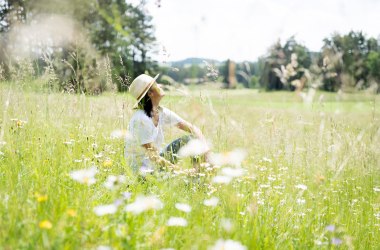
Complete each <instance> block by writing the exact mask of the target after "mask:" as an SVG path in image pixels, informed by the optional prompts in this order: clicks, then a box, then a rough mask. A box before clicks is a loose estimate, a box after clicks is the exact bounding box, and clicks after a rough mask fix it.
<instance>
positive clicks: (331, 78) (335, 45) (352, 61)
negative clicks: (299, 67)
mask: <svg viewBox="0 0 380 250" xmlns="http://www.w3.org/2000/svg"><path fill="white" fill-rule="evenodd" d="M377 50H378V45H377V41H376V40H375V39H373V38H371V39H368V40H367V38H366V37H365V35H364V34H363V33H362V32H360V31H359V32H354V31H350V32H349V33H348V34H347V35H343V36H341V35H340V34H338V33H335V34H333V35H332V36H331V37H330V38H326V39H324V45H323V48H322V58H321V59H320V63H322V67H323V72H324V76H323V88H324V89H325V90H335V91H336V90H337V89H339V88H341V87H349V88H354V87H355V88H366V87H368V85H369V81H368V80H369V79H368V76H369V74H370V72H369V64H371V63H369V64H368V62H367V63H366V61H368V60H367V58H368V56H369V55H370V54H371V52H373V51H374V52H376V51H377ZM371 58H372V59H371V60H373V58H375V56H374V54H372V55H371Z"/></svg>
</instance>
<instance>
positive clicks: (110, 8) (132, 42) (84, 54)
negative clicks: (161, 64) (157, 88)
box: [0, 0, 155, 92]
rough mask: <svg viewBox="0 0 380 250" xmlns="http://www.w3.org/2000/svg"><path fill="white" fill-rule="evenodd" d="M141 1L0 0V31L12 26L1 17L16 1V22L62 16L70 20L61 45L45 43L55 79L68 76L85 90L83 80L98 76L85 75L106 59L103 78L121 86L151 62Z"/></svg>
mask: <svg viewBox="0 0 380 250" xmlns="http://www.w3.org/2000/svg"><path fill="white" fill-rule="evenodd" d="M144 4H145V3H144V1H142V2H141V4H140V5H138V6H134V5H131V4H129V3H127V2H126V1H124V0H67V1H60V0H39V1H22V0H18V1H11V0H3V1H2V2H1V5H0V31H1V32H2V33H1V36H2V37H6V33H7V32H9V31H11V30H12V28H14V25H13V23H12V22H11V21H7V20H8V19H9V15H10V13H12V11H13V10H14V9H15V8H16V6H20V7H17V8H18V9H19V10H22V11H21V12H20V11H17V13H19V12H20V13H21V14H22V15H21V14H20V18H19V19H20V22H22V23H26V24H28V23H31V22H33V23H37V24H38V22H39V21H41V20H43V18H41V17H46V18H49V17H51V16H54V15H55V16H57V15H58V16H64V17H65V18H67V19H70V20H72V21H73V22H74V23H75V29H76V30H75V38H73V39H72V40H71V41H69V42H68V43H66V44H65V45H59V46H55V47H51V46H50V47H49V48H48V50H49V56H48V57H49V58H50V59H51V61H52V62H53V64H52V67H53V69H54V70H55V71H57V72H56V73H57V75H58V77H59V79H60V81H61V82H70V84H71V85H73V86H74V88H77V90H78V91H79V92H83V91H86V89H83V86H86V85H88V83H90V82H94V83H95V82H97V81H98V80H96V81H91V79H90V78H89V77H91V76H95V75H99V72H98V73H96V72H95V71H96V70H98V71H99V70H101V69H100V68H99V67H100V64H102V62H106V63H108V65H107V68H109V69H112V72H111V73H109V72H107V73H106V74H107V79H111V80H112V81H113V82H117V83H118V89H119V90H126V89H127V85H128V82H129V80H128V79H129V78H132V77H134V76H136V75H138V74H140V73H144V72H146V71H150V70H151V69H153V68H154V66H155V65H154V63H153V62H152V61H151V59H150V58H149V55H148V54H149V53H148V52H149V51H150V50H151V49H152V47H153V44H154V41H155V37H154V35H153V31H154V30H153V25H152V23H151V20H152V18H151V16H149V14H148V13H146V12H145V11H144ZM11 20H13V19H11ZM52 25H54V24H53V23H52ZM1 41H2V45H4V46H1V48H6V47H7V44H8V45H10V44H11V42H9V41H6V40H5V39H4V38H3V39H2V40H1ZM0 53H1V52H0ZM1 61H3V62H5V61H7V60H6V59H5V53H3V55H1V54H0V62H1ZM37 61H38V63H39V64H42V65H40V68H44V67H45V66H46V62H45V61H44V60H41V59H38V60H37ZM62 61H63V62H64V64H62ZM103 68H104V67H103ZM94 70H95V71H94ZM91 72H93V73H91ZM103 73H105V72H103ZM85 81H87V83H85ZM101 89H102V88H100V91H101Z"/></svg>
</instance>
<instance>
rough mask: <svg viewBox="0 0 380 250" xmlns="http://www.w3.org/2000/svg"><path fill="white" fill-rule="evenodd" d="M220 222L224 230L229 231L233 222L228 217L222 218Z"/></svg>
mask: <svg viewBox="0 0 380 250" xmlns="http://www.w3.org/2000/svg"><path fill="white" fill-rule="evenodd" d="M220 223H221V225H222V228H223V229H224V230H226V231H227V232H231V230H232V228H233V223H232V221H231V220H230V219H222V220H221V222H220Z"/></svg>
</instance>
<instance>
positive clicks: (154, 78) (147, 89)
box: [133, 74, 160, 108]
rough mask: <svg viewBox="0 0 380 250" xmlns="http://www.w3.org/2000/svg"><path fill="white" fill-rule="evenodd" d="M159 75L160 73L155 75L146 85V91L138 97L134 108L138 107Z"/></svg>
mask: <svg viewBox="0 0 380 250" xmlns="http://www.w3.org/2000/svg"><path fill="white" fill-rule="evenodd" d="M159 75H160V74H157V75H156V76H155V77H153V80H152V81H151V82H150V83H149V84H148V85H147V86H146V88H145V90H144V92H143V93H142V94H141V96H140V98H139V99H137V102H136V103H135V104H134V105H133V108H137V107H138V105H139V102H140V101H141V99H143V98H144V96H145V95H146V93H148V91H149V89H150V87H152V85H153V83H155V82H156V80H157V78H158V76H159Z"/></svg>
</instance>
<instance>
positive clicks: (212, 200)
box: [203, 197, 219, 207]
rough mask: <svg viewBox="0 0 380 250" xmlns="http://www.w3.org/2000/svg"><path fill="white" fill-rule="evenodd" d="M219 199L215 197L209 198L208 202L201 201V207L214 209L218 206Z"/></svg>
mask: <svg viewBox="0 0 380 250" xmlns="http://www.w3.org/2000/svg"><path fill="white" fill-rule="evenodd" d="M218 202H219V199H218V198H216V197H211V198H210V199H208V200H204V201H203V205H205V206H208V207H215V206H216V205H218Z"/></svg>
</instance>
